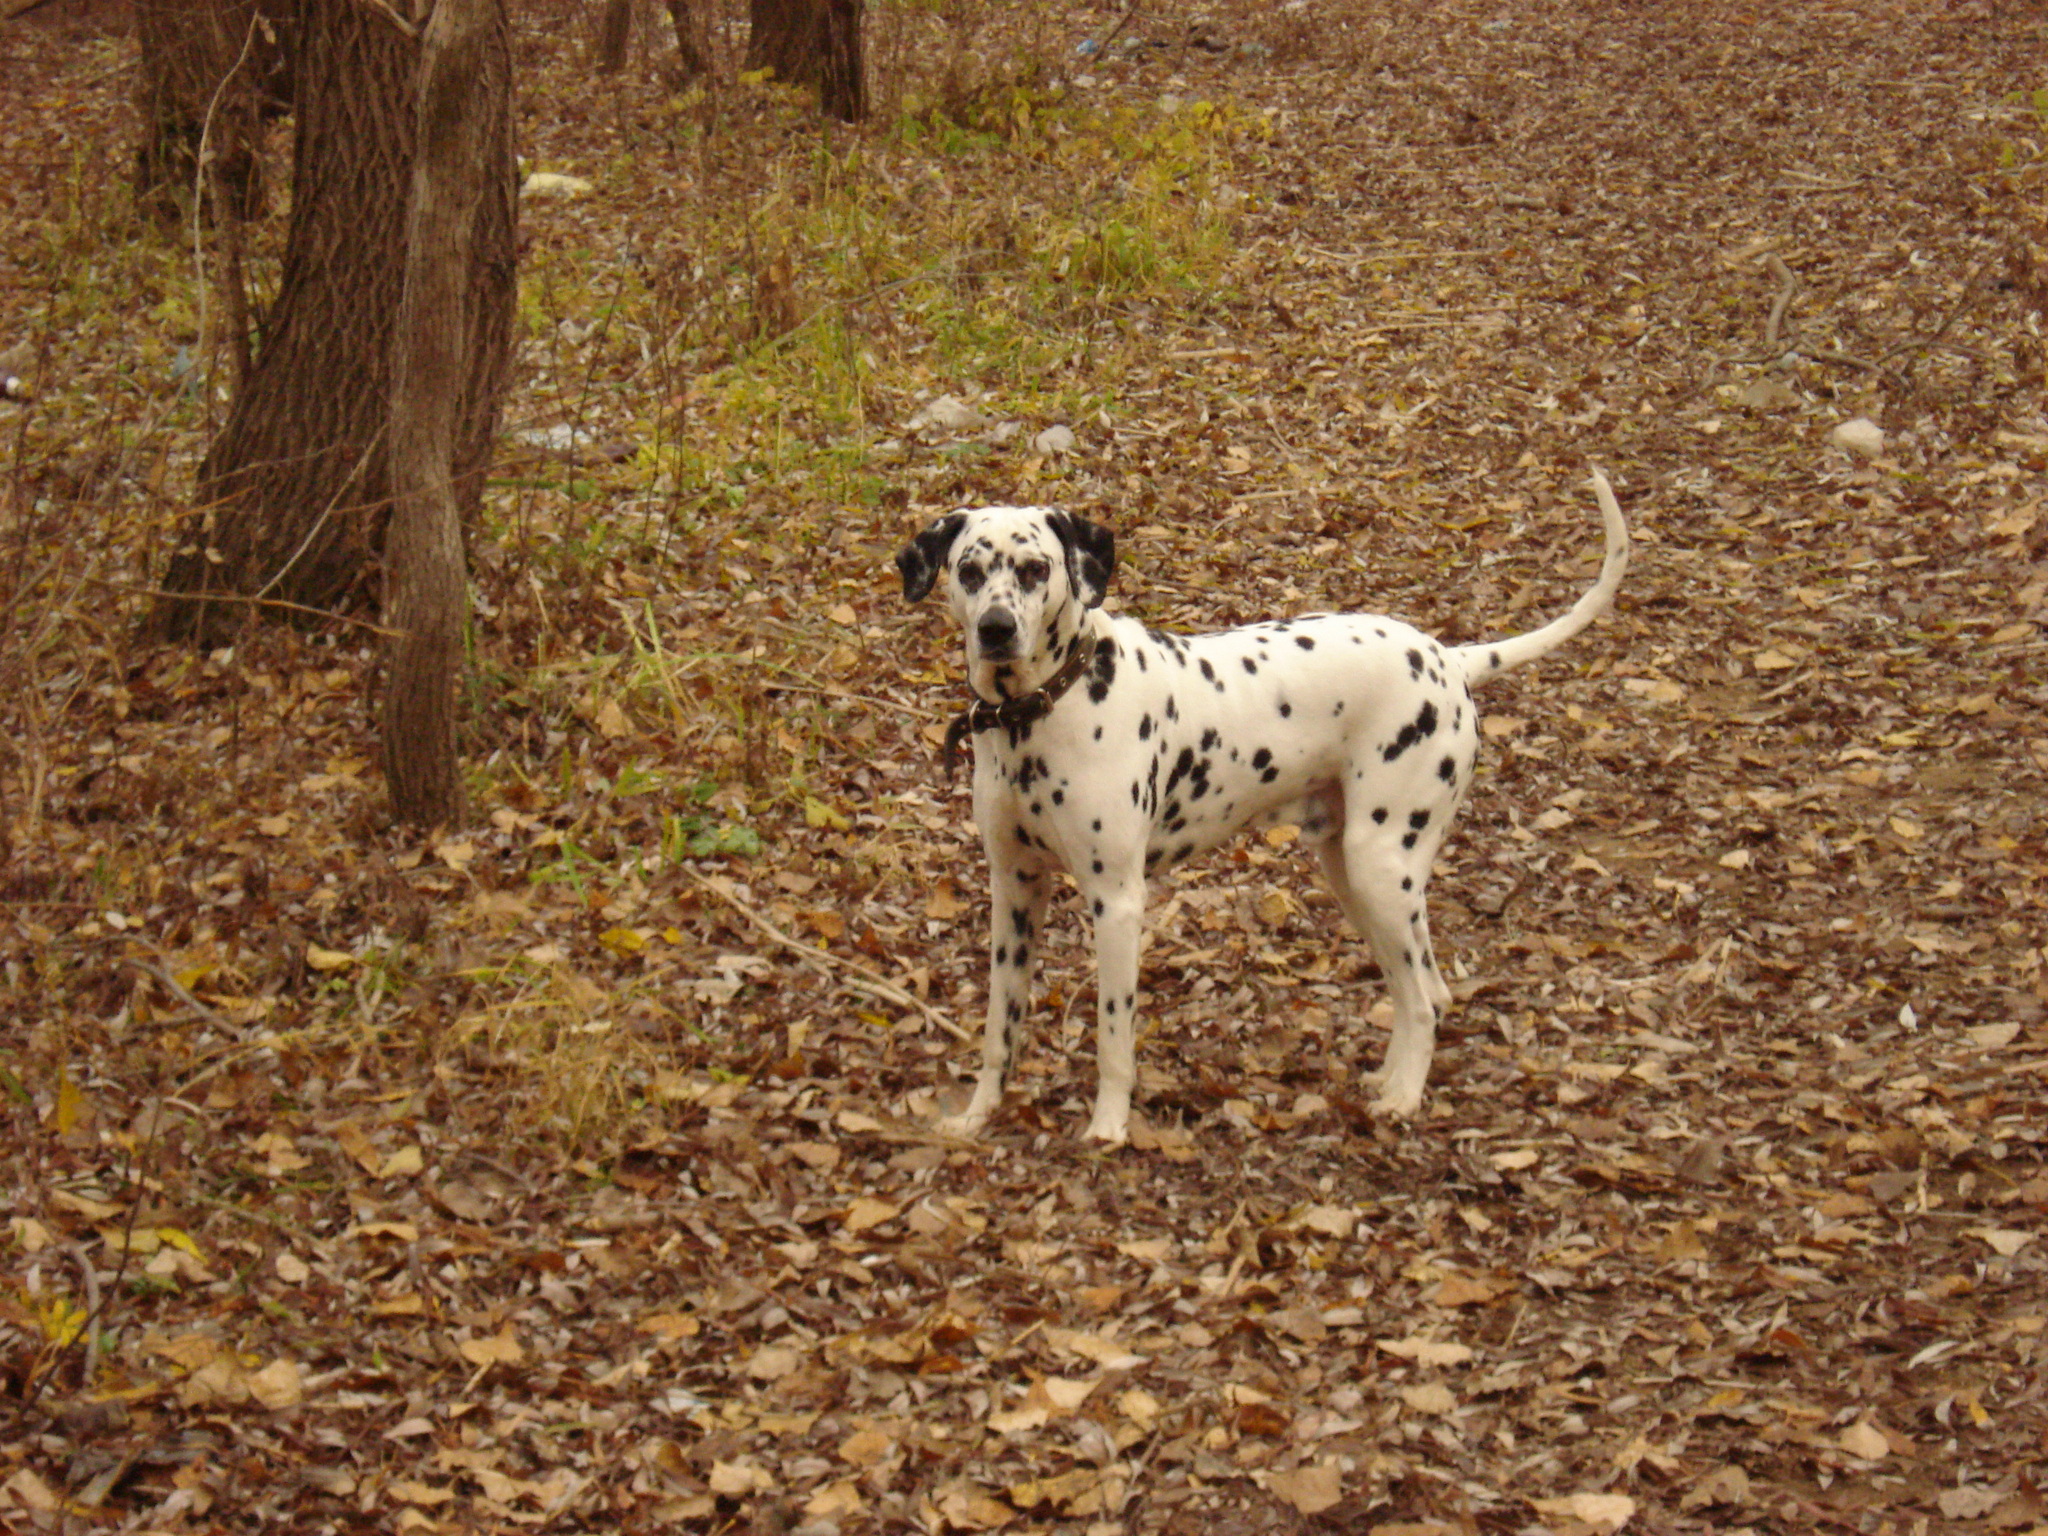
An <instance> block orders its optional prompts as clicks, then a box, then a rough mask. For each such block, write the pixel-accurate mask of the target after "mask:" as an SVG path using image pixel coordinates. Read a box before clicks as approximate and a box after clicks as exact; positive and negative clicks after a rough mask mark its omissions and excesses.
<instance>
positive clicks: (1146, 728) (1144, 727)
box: [1138, 714, 1152, 741]
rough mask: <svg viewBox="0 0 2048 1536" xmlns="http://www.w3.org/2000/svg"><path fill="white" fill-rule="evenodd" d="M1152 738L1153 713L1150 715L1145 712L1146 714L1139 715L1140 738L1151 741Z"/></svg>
mask: <svg viewBox="0 0 2048 1536" xmlns="http://www.w3.org/2000/svg"><path fill="white" fill-rule="evenodd" d="M1151 739H1152V717H1151V715H1149V714H1145V715H1140V716H1139V717H1138V740H1140V741H1150V740H1151Z"/></svg>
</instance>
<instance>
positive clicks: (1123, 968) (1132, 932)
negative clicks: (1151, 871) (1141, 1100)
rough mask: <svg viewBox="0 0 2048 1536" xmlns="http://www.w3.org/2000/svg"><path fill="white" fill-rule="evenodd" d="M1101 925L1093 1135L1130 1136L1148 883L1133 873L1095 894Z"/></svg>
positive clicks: (1098, 888)
mask: <svg viewBox="0 0 2048 1536" xmlns="http://www.w3.org/2000/svg"><path fill="white" fill-rule="evenodd" d="M1090 894H1091V896H1092V912H1093V916H1094V920H1095V1072H1096V1077H1095V1114H1094V1117H1093V1118H1092V1119H1090V1120H1089V1122H1088V1135H1089V1136H1090V1137H1091V1138H1093V1139H1094V1140H1096V1141H1108V1142H1122V1141H1124V1140H1126V1139H1127V1138H1128V1137H1129V1136H1130V1126H1131V1090H1132V1089H1133V1088H1134V1087H1135V1086H1136V1085H1137V1080H1138V1021H1137V1017H1136V1013H1137V1006H1138V940H1139V931H1140V928H1141V926H1142V923H1143V919H1144V913H1145V880H1144V876H1143V875H1141V874H1133V875H1130V876H1127V877H1125V878H1124V879H1122V880H1120V881H1118V882H1117V883H1116V884H1115V885H1113V886H1105V885H1097V886H1096V888H1095V889H1094V890H1093V891H1092V892H1091V893H1090Z"/></svg>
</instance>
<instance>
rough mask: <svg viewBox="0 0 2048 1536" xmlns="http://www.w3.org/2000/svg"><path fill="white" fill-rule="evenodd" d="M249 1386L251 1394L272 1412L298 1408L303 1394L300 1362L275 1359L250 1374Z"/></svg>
mask: <svg viewBox="0 0 2048 1536" xmlns="http://www.w3.org/2000/svg"><path fill="white" fill-rule="evenodd" d="M248 1387H249V1395H250V1396H251V1397H253V1398H255V1399H256V1401H257V1402H259V1403H261V1404H262V1405H263V1406H264V1407H266V1408H268V1409H269V1410H270V1411H271V1412H272V1413H280V1412H282V1411H283V1410H284V1409H286V1408H296V1407H298V1405H299V1399H300V1396H301V1395H302V1391H301V1383H300V1377H299V1364H298V1362H297V1361H296V1360H285V1359H277V1360H273V1361H271V1362H270V1364H268V1365H266V1366H264V1367H263V1369H262V1370H260V1371H252V1372H251V1373H250V1374H249V1378H248Z"/></svg>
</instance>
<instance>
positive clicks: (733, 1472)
mask: <svg viewBox="0 0 2048 1536" xmlns="http://www.w3.org/2000/svg"><path fill="white" fill-rule="evenodd" d="M708 1481H709V1482H710V1484H711V1491H712V1492H713V1493H722V1494H724V1495H725V1496H726V1497H728V1498H744V1497H746V1496H747V1495H748V1494H750V1493H766V1492H768V1491H769V1490H770V1489H772V1488H773V1487H774V1486H775V1479H774V1478H773V1477H772V1476H771V1475H769V1473H768V1472H767V1471H766V1470H765V1469H764V1468H761V1467H757V1466H755V1465H754V1464H753V1463H752V1462H750V1461H714V1462H712V1463H711V1476H710V1478H709V1479H708Z"/></svg>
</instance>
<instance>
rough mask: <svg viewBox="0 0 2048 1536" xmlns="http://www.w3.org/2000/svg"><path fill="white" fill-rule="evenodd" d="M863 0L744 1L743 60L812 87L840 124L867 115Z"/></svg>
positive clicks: (750, 67) (864, 8) (864, 1)
mask: <svg viewBox="0 0 2048 1536" xmlns="http://www.w3.org/2000/svg"><path fill="white" fill-rule="evenodd" d="M865 10H866V0H748V7H747V17H748V22H749V27H748V32H747V62H746V67H747V68H748V69H750V70H756V69H768V70H773V71H774V72H775V78H776V79H778V80H784V81H788V82H789V83H790V84H793V85H809V86H815V87H816V88H817V91H818V98H819V104H820V106H821V107H822V108H823V109H824V111H825V112H826V113H828V114H829V115H831V116H833V117H836V118H838V119H839V120H840V121H841V122H847V123H857V122H859V121H860V120H861V119H862V118H863V117H865V116H867V110H868V95H867V78H866V69H865V67H864V65H863V63H862V59H861V24H862V20H863V15H864V12H865Z"/></svg>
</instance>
